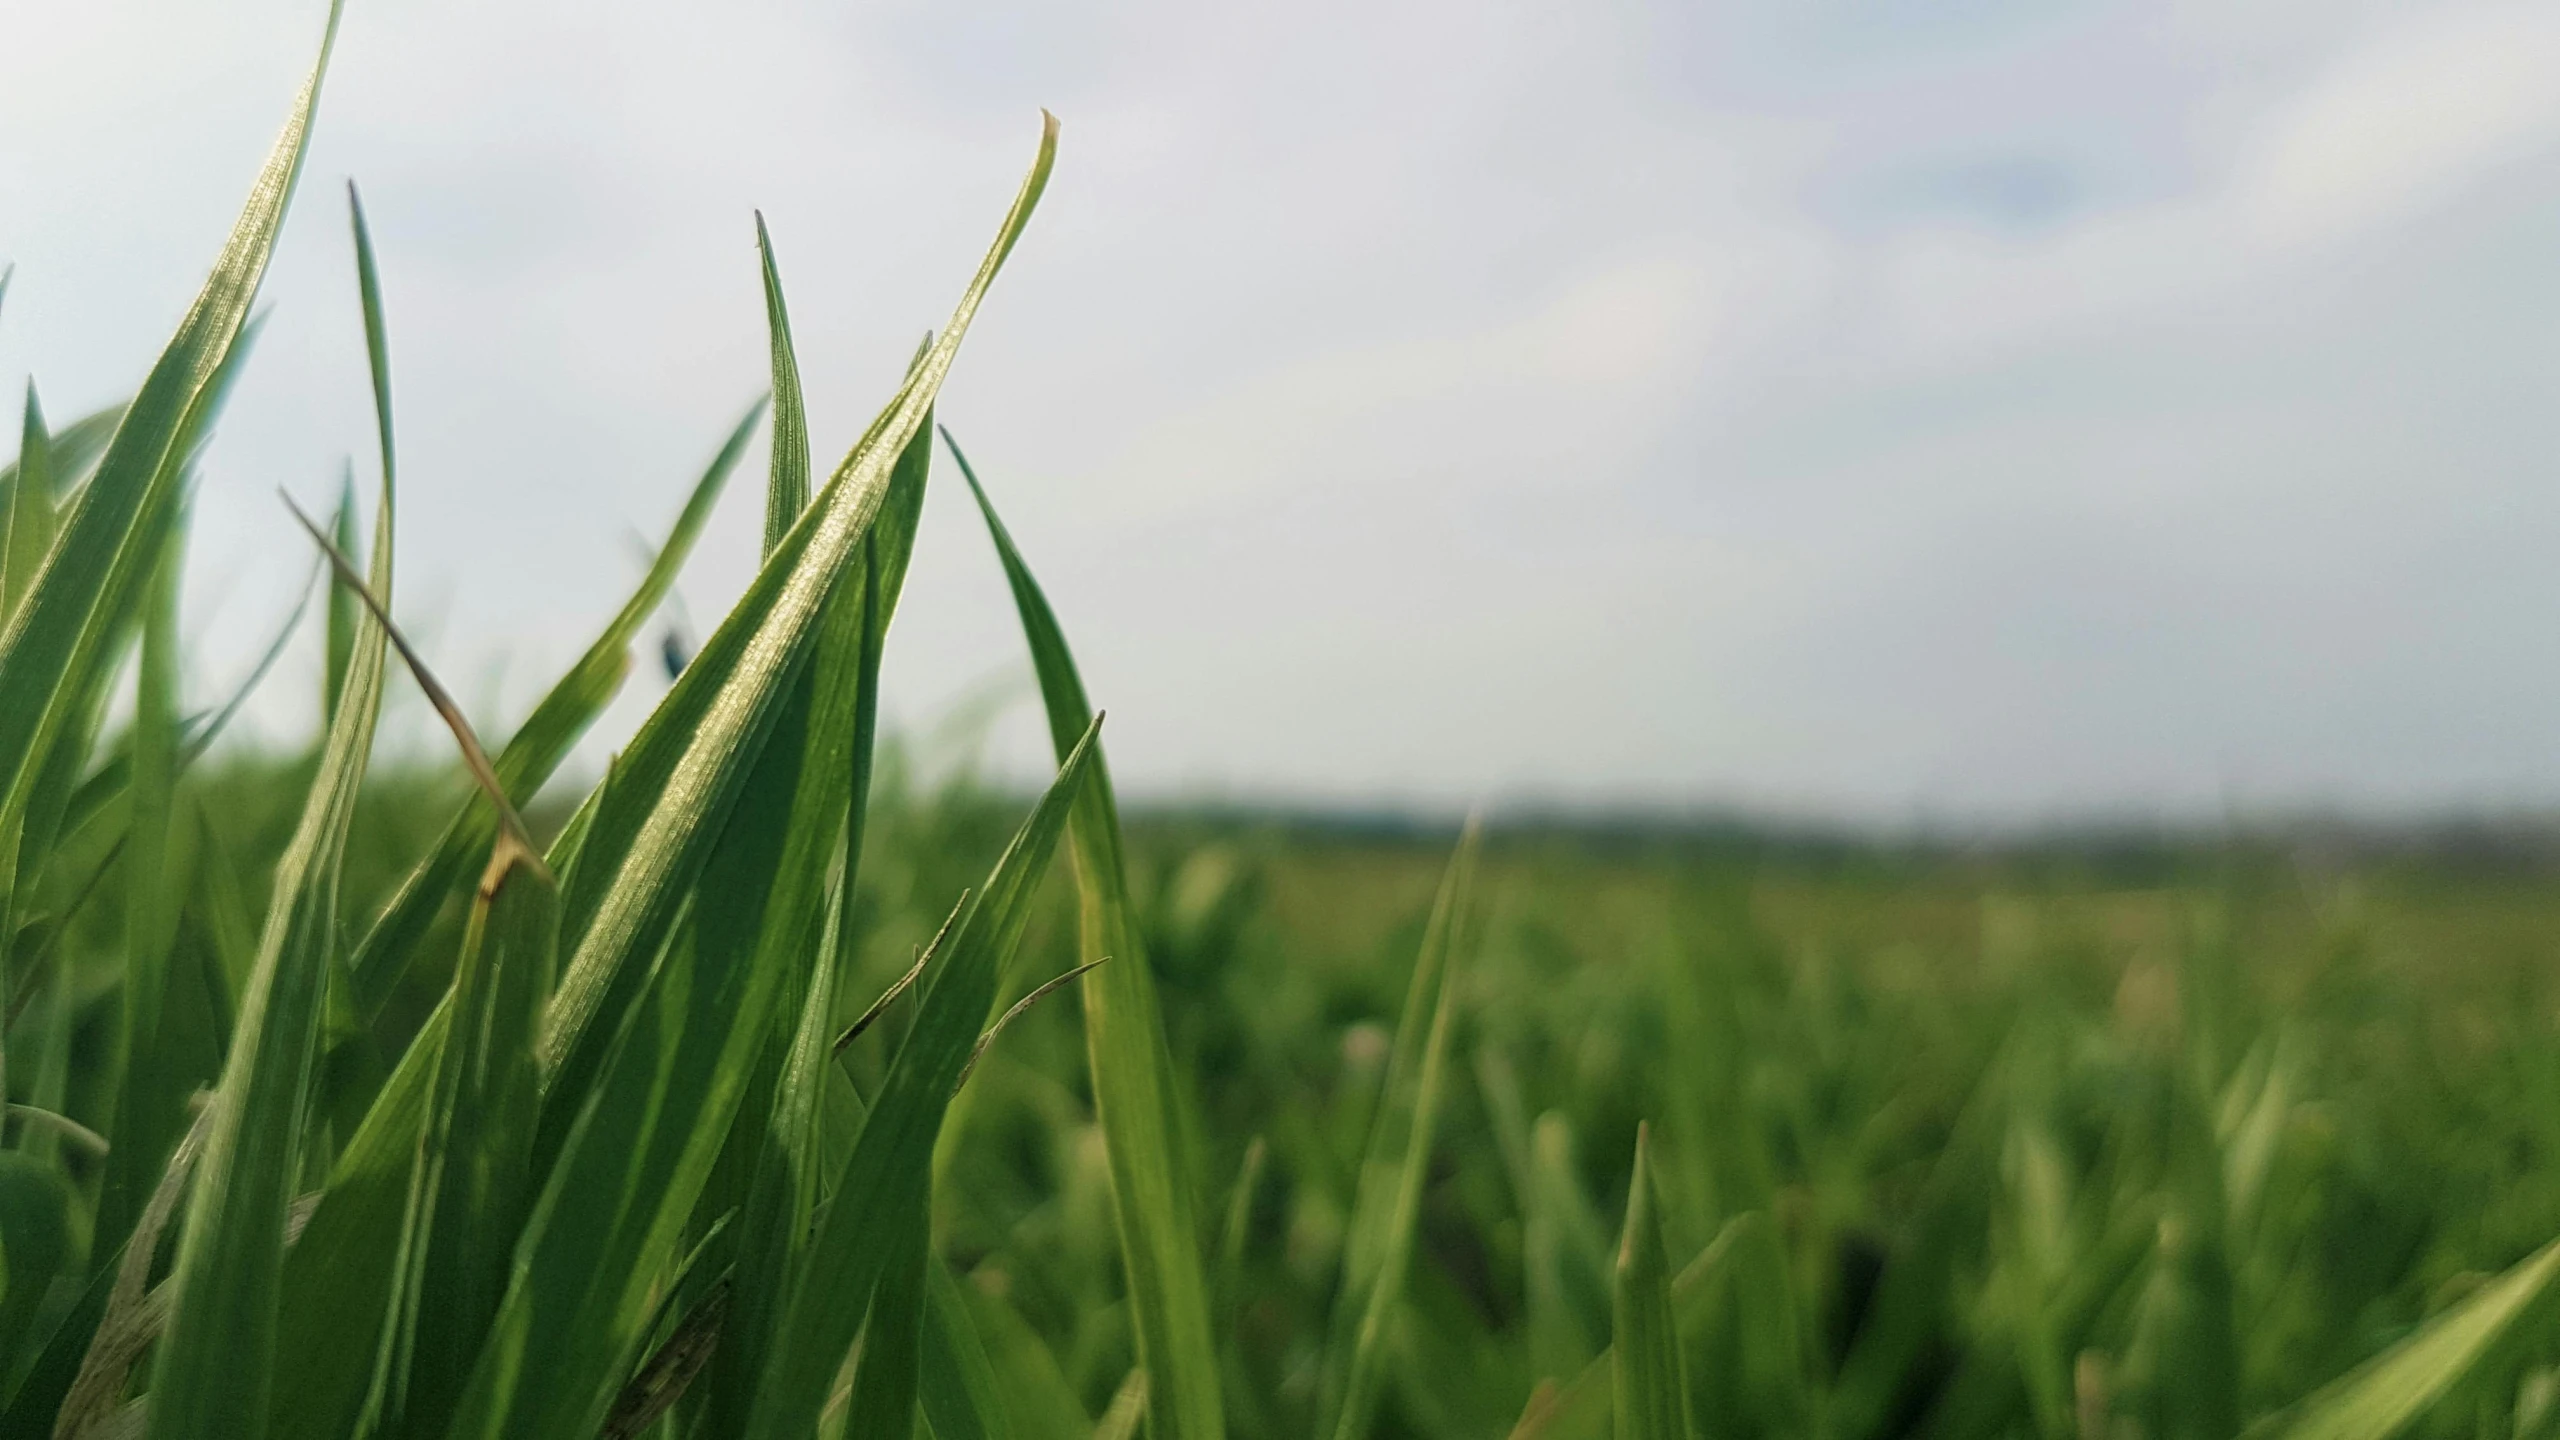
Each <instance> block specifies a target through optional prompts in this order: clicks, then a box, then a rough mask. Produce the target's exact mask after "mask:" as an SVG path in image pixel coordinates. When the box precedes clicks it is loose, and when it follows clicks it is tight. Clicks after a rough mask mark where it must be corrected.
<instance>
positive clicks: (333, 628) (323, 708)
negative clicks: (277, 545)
mask: <svg viewBox="0 0 2560 1440" xmlns="http://www.w3.org/2000/svg"><path fill="white" fill-rule="evenodd" d="M329 543H330V544H332V545H335V546H336V547H337V548H338V553H339V554H341V555H348V556H353V557H356V558H358V559H359V560H361V558H362V557H363V555H364V544H363V542H362V541H361V540H360V539H359V538H358V537H357V535H356V464H355V462H354V461H353V460H350V461H348V462H347V464H346V468H345V469H344V470H342V471H341V472H339V475H338V504H337V508H336V509H334V510H332V511H331V512H330V514H329ZM361 609H362V607H361V606H359V605H358V604H357V602H356V597H355V592H353V591H351V590H349V589H347V588H346V587H345V586H343V585H332V586H330V587H329V599H328V649H327V651H326V652H325V653H326V655H327V663H326V664H324V665H323V666H322V667H321V670H320V724H321V728H323V729H326V728H327V727H328V724H329V722H330V721H332V720H335V719H337V718H338V692H339V691H341V690H344V689H345V688H346V685H347V666H348V665H349V664H350V663H351V662H352V661H353V660H354V658H355V653H356V626H357V624H358V621H359V615H360V611H361Z"/></svg>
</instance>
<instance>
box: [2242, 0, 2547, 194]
mask: <svg viewBox="0 0 2560 1440" xmlns="http://www.w3.org/2000/svg"><path fill="white" fill-rule="evenodd" d="M2555 74H2560V12H2554V11H2553V10H2552V9H2551V8H2550V7H2549V6H2547V5H2498V6H2493V7H2481V8H2468V9H2466V8H2462V7H2446V8H2444V9H2430V10H2423V11H2420V12H2418V13H2416V14H2413V15H2409V16H2405V17H2401V18H2399V19H2398V20H2397V21H2396V22H2394V23H2391V24H2388V25H2385V26H2382V27H2379V28H2378V29H2377V30H2376V31H2375V32H2374V33H2373V34H2371V35H2370V36H2369V37H2367V38H2366V39H2365V40H2364V41H2363V43H2361V44H2358V45H2357V46H2355V47H2354V48H2353V49H2352V50H2350V51H2349V52H2348V53H2347V54H2345V55H2343V56H2341V57H2339V58H2338V59H2337V60H2336V61H2335V62H2334V64H2332V65H2331V66H2330V68H2329V69H2328V71H2327V72H2326V73H2325V74H2323V75H2321V76H2320V77H2319V78H2318V79H2317V80H2316V81H2315V82H2314V83H2312V84H2311V85H2310V86H2309V87H2307V88H2306V89H2305V90H2304V91H2303V93H2301V94H2300V95H2298V96H2296V97H2294V98H2292V99H2291V100H2289V101H2288V102H2286V103H2285V104H2284V105H2282V106H2281V107H2279V109H2278V110H2277V112H2276V114H2275V115H2274V116H2272V117H2271V119H2270V122H2269V123H2268V125H2267V127H2266V132H2265V134H2264V135H2263V137H2261V138H2260V139H2259V141H2258V142H2257V143H2256V144H2255V145H2254V146H2253V147H2252V153H2250V154H2249V155H2247V156H2246V157H2245V158H2244V159H2243V161H2242V171H2243V178H2242V181H2241V183H2242V185H2243V186H2244V187H2245V188H2246V189H2247V191H2248V198H2247V205H2248V209H2249V216H2250V220H2251V221H2252V223H2253V227H2254V228H2255V229H2256V230H2257V231H2259V232H2260V233H2261V234H2263V235H2265V236H2266V237H2267V238H2269V239H2270V240H2273V241H2275V242H2277V243H2299V242H2301V241H2304V240H2308V239H2315V238H2318V237H2320V236H2323V235H2328V234H2332V233H2335V232H2337V231H2340V230H2345V229H2350V228H2354V227H2359V226H2369V225H2373V224H2377V223H2382V222H2385V221H2388V220H2390V219H2391V218H2393V217H2394V216H2397V215H2400V214H2404V213H2406V212H2407V211H2409V210H2410V209H2412V208H2413V207H2416V206H2419V205H2422V204H2425V203H2428V202H2430V201H2441V200H2443V199H2444V198H2446V197H2448V196H2450V195H2454V194H2458V193H2459V192H2460V190H2461V189H2462V187H2463V186H2464V185H2465V184H2467V183H2469V182H2471V181H2472V180H2474V179H2476V178H2478V177H2479V176H2480V175H2482V174H2483V173H2484V172H2487V171H2489V170H2491V169H2493V168H2494V167H2496V166H2498V165H2499V164H2501V163H2502V162H2508V161H2513V160H2517V159H2520V158H2524V157H2528V156H2531V155H2533V154H2535V153H2537V152H2538V151H2542V150H2546V149H2547V148H2548V147H2549V146H2550V144H2551V142H2552V141H2553V139H2554V138H2555V137H2560V85H2555V84H2554V83H2553V76H2554V75H2555Z"/></svg>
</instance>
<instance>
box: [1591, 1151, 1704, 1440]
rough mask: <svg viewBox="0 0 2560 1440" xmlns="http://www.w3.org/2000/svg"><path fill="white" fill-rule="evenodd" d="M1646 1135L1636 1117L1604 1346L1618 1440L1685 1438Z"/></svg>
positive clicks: (1681, 1384) (1684, 1396) (1676, 1344)
mask: <svg viewBox="0 0 2560 1440" xmlns="http://www.w3.org/2000/svg"><path fill="white" fill-rule="evenodd" d="M1645 1141H1646V1127H1645V1126H1644V1125H1642V1124H1638V1125H1637V1126H1636V1163H1635V1173H1634V1175H1633V1177H1632V1178H1631V1179H1629V1181H1628V1182H1627V1227H1626V1231H1625V1233H1624V1234H1623V1235H1622V1236H1621V1237H1620V1238H1619V1241H1618V1270H1617V1286H1616V1291H1615V1294H1614V1295H1613V1297H1612V1305H1611V1309H1612V1311H1613V1312H1614V1319H1615V1321H1616V1326H1615V1330H1616V1333H1615V1336H1614V1338H1613V1339H1612V1340H1611V1342H1610V1346H1609V1349H1610V1356H1611V1359H1610V1369H1611V1373H1612V1375H1613V1376H1614V1377H1615V1384H1614V1385H1613V1386H1612V1387H1611V1396H1612V1399H1613V1400H1614V1402H1615V1413H1616V1418H1617V1434H1618V1440H1689V1415H1688V1406H1689V1382H1688V1377H1687V1376H1686V1375H1684V1374H1683V1373H1682V1372H1681V1363H1680V1336H1679V1333H1678V1330H1677V1328H1676V1327H1675V1326H1674V1324H1673V1322H1672V1317H1671V1287H1670V1269H1671V1265H1670V1262H1669V1260H1667V1259H1666V1258H1665V1257H1664V1255H1663V1253H1662V1218H1661V1216H1660V1215H1659V1214H1658V1213H1657V1212H1658V1210H1659V1208H1660V1207H1659V1204H1658V1203H1657V1202H1656V1200H1655V1199H1654V1193H1653V1167H1652V1165H1651V1163H1650V1161H1649V1159H1648V1157H1647V1155H1646V1150H1647V1148H1648V1147H1647V1146H1646V1143H1645Z"/></svg>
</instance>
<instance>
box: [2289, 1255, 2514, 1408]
mask: <svg viewBox="0 0 2560 1440" xmlns="http://www.w3.org/2000/svg"><path fill="white" fill-rule="evenodd" d="M2554 1276H2560V1240H2555V1241H2553V1242H2552V1243H2550V1244H2548V1245H2545V1246H2543V1247H2542V1248H2541V1249H2539V1250H2537V1251H2535V1252H2534V1253H2533V1254H2531V1255H2529V1256H2527V1257H2525V1258H2524V1259H2523V1260H2521V1261H2518V1262H2517V1263H2516V1265H2515V1266H2514V1268H2512V1269H2510V1270H2508V1271H2507V1272H2506V1273H2505V1274H2503V1275H2500V1276H2499V1277H2498V1278H2497V1279H2495V1280H2492V1281H2490V1282H2489V1283H2488V1284H2486V1285H2483V1286H2481V1287H2480V1288H2479V1289H2478V1290H2477V1291H2474V1292H2473V1293H2472V1294H2471V1296H2470V1297H2469V1298H2467V1299H2465V1300H2464V1301H2463V1302H2462V1303H2461V1304H2459V1305H2456V1306H2454V1307H2453V1308H2452V1309H2450V1310H2447V1311H2445V1312H2444V1313H2443V1314H2441V1315H2438V1316H2436V1317H2435V1318H2433V1319H2431V1320H2429V1321H2428V1322H2427V1323H2426V1324H2424V1325H2422V1326H2420V1327H2419V1328H2418V1330H2417V1331H2416V1333H2414V1334H2412V1335H2410V1336H2409V1337H2408V1338H2406V1339H2404V1340H2402V1341H2401V1342H2400V1343H2399V1344H2397V1345H2394V1346H2392V1347H2391V1348H2390V1349H2388V1350H2385V1351H2384V1352H2382V1353H2381V1354H2380V1355H2377V1356H2375V1357H2374V1358H2373V1359H2371V1360H2369V1361H2367V1362H2365V1364H2363V1365H2362V1366H2360V1367H2358V1368H2357V1369H2356V1370H2355V1371H2354V1372H2353V1373H2351V1374H2349V1375H2347V1376H2346V1377H2345V1378H2343V1379H2341V1380H2339V1381H2338V1382H2337V1383H2335V1384H2333V1385H2331V1386H2329V1387H2328V1388H2327V1389H2325V1390H2322V1391H2321V1392H2320V1393H2318V1394H2316V1395H2314V1396H2312V1397H2311V1398H2310V1399H2308V1400H2306V1401H2304V1402H2302V1403H2301V1404H2300V1405H2298V1406H2295V1407H2294V1408H2293V1409H2292V1410H2290V1411H2288V1412H2285V1413H2283V1414H2280V1415H2277V1416H2275V1417H2273V1418H2271V1419H2269V1420H2267V1421H2265V1422H2262V1423H2260V1424H2258V1425H2256V1426H2253V1427H2251V1428H2250V1430H2249V1432H2248V1434H2249V1437H2250V1440H2390V1437H2392V1436H2395V1435H2398V1434H2401V1433H2402V1432H2404V1431H2405V1430H2407V1429H2408V1428H2409V1426H2410V1425H2411V1424H2412V1423H2413V1422H2414V1421H2416V1420H2417V1419H2418V1418H2419V1417H2421V1416H2423V1415H2424V1414H2426V1413H2427V1411H2428V1409H2429V1408H2430V1407H2432V1406H2433V1405H2434V1404H2435V1403H2436V1402H2437V1401H2438V1400H2440V1399H2442V1398H2444V1397H2445V1396H2446V1395H2447V1394H2448V1393H2450V1392H2451V1391H2452V1390H2454V1388H2455V1387H2457V1386H2459V1385H2460V1384H2462V1382H2464V1381H2465V1380H2467V1379H2469V1378H2470V1377H2471V1376H2472V1374H2473V1373H2474V1372H2475V1371H2477V1370H2478V1369H2479V1368H2480V1367H2481V1365H2482V1364H2483V1363H2484V1362H2485V1361H2487V1360H2488V1359H2489V1358H2490V1357H2492V1356H2494V1355H2496V1354H2497V1353H2499V1351H2500V1350H2501V1348H2502V1347H2503V1346H2504V1345H2505V1344H2506V1343H2507V1342H2509V1341H2510V1340H2511V1339H2512V1338H2513V1337H2515V1336H2517V1335H2519V1334H2520V1333H2522V1332H2523V1331H2525V1330H2526V1329H2527V1328H2528V1326H2529V1325H2530V1324H2531V1323H2532V1320H2531V1317H2533V1316H2535V1315H2537V1314H2541V1313H2544V1312H2546V1311H2547V1310H2548V1307H2549V1296H2550V1295H2551V1293H2552V1279H2553V1277H2554Z"/></svg>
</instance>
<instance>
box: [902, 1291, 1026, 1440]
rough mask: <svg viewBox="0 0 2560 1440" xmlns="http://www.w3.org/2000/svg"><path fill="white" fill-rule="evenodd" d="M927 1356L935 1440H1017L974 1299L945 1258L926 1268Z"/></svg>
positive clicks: (929, 1418)
mask: <svg viewBox="0 0 2560 1440" xmlns="http://www.w3.org/2000/svg"><path fill="white" fill-rule="evenodd" d="M924 1326H925V1330H924V1353H923V1357H922V1359H921V1361H920V1363H919V1364H918V1367H917V1389H918V1391H919V1392H920V1395H921V1398H922V1400H923V1402H924V1417H925V1422H926V1423H927V1424H929V1425H931V1426H932V1427H933V1435H934V1440H1014V1428H1013V1416H1012V1414H1011V1413H1010V1412H1008V1411H1007V1410H1006V1409H1005V1391H1004V1385H1003V1382H1002V1381H1001V1380H999V1379H998V1378H997V1377H996V1370H995V1362H994V1361H993V1360H992V1359H990V1358H989V1357H988V1355H987V1346H986V1341H985V1340H984V1339H983V1338H982V1337H981V1336H980V1335H979V1334H978V1327H977V1323H976V1322H975V1321H974V1320H972V1319H971V1318H970V1316H969V1304H968V1298H967V1297H966V1296H964V1295H962V1294H961V1293H960V1284H959V1282H958V1281H956V1280H954V1279H952V1278H951V1271H950V1270H949V1269H948V1268H947V1267H945V1266H944V1265H943V1263H942V1261H941V1259H940V1258H939V1257H936V1258H934V1259H932V1260H931V1261H930V1262H929V1263H928V1264H927V1265H926V1267H925V1306H924Z"/></svg>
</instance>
